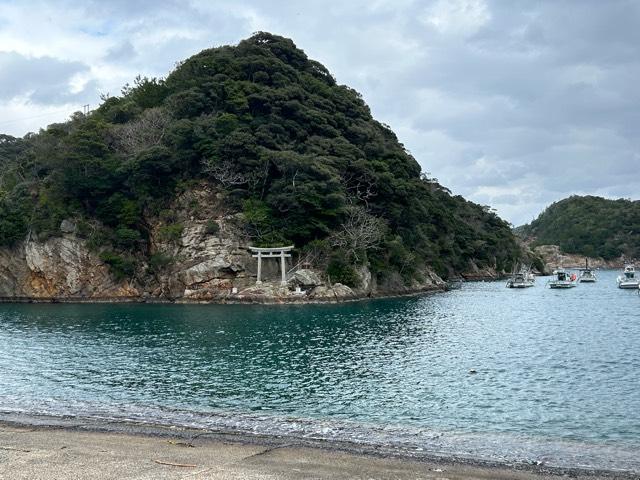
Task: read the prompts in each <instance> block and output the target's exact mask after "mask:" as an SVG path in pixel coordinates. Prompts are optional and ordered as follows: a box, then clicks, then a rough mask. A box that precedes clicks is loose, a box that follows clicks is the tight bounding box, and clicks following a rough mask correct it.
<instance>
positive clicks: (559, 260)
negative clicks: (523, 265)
mask: <svg viewBox="0 0 640 480" xmlns="http://www.w3.org/2000/svg"><path fill="white" fill-rule="evenodd" d="M534 252H535V253H537V254H538V255H540V257H541V258H542V261H543V262H544V264H545V273H547V274H551V273H552V272H553V270H555V269H556V268H558V267H565V268H582V267H584V266H585V260H588V262H589V266H590V267H592V268H603V269H608V268H615V269H619V268H623V267H624V264H625V260H624V258H618V259H616V260H604V259H603V258H586V257H584V256H582V255H573V254H567V253H562V252H561V251H560V247H559V246H558V245H540V246H539V247H535V248H534Z"/></svg>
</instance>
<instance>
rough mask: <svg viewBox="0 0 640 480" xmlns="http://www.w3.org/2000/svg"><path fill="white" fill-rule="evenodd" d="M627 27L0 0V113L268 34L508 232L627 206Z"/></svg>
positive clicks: (537, 7)
mask: <svg viewBox="0 0 640 480" xmlns="http://www.w3.org/2000/svg"><path fill="white" fill-rule="evenodd" d="M0 1H1V0H0ZM639 23H640V4H639V3H637V2H630V1H628V0H610V1H607V2H602V1H600V0H574V1H568V2H556V1H552V0H547V1H544V0H543V1H540V2H527V1H525V0H514V1H510V2H503V1H497V0H446V1H445V0H433V1H420V0H353V1H350V2H338V1H329V2H328V1H324V0H322V1H321V0H309V1H307V2H305V3H304V4H301V3H300V2H296V1H293V0H288V1H286V0H278V1H276V0H261V1H258V0H249V1H245V2H237V1H233V0H218V1H216V2H209V1H205V0H190V1H184V2H183V1H180V2H179V1H177V0H157V1H153V2H151V1H147V0H141V1H139V2H127V1H125V0H114V1H110V2H101V1H97V0H91V1H88V2H78V1H72V0H62V1H58V2H55V1H44V0H34V1H33V2H29V6H26V5H24V6H23V5H21V4H20V3H18V2H13V3H11V2H10V3H8V4H3V18H2V21H0V45H2V47H0V49H3V50H5V52H4V53H0V115H2V116H3V118H10V115H12V114H14V112H18V111H19V112H20V113H21V114H24V115H25V116H28V115H29V113H30V112H32V113H33V114H38V113H39V111H40V110H41V109H43V108H45V106H47V108H45V111H53V110H54V108H53V106H54V105H56V104H59V103H60V102H63V103H65V102H67V103H70V104H72V105H70V109H72V108H73V109H76V108H78V107H79V106H80V105H81V102H82V103H92V104H94V105H95V104H96V103H97V102H98V95H99V93H101V92H102V93H106V92H111V93H112V94H114V93H117V92H119V91H120V88H121V86H122V85H123V84H124V83H126V82H131V80H132V79H133V78H134V77H135V76H136V75H137V74H142V75H147V76H163V75H166V74H167V73H168V72H169V71H170V70H171V68H173V65H174V64H175V62H176V61H179V60H182V59H184V58H186V57H188V56H190V55H192V54H194V53H196V52H198V51H200V50H202V49H204V48H208V47H211V46H215V45H220V44H229V43H237V42H238V41H239V40H241V39H243V38H246V37H247V36H249V35H250V34H251V33H253V32H255V31H257V30H265V31H272V32H274V33H278V34H281V35H285V36H288V37H291V38H293V39H294V41H295V42H296V44H297V45H298V46H299V47H301V48H303V49H304V50H305V51H306V52H307V54H308V55H309V56H310V57H312V58H314V59H317V60H319V61H320V62H322V63H324V64H325V65H326V66H327V67H328V68H329V69H330V70H331V71H332V72H333V73H334V75H335V76H336V77H337V79H338V81H339V82H340V83H345V84H348V85H350V86H352V87H354V88H355V89H356V90H358V91H360V92H361V93H362V94H363V96H364V98H365V100H366V101H367V102H368V103H369V105H370V106H371V109H372V112H373V114H374V116H375V117H376V118H377V119H379V120H380V121H382V122H384V123H387V124H389V125H390V126H391V127H392V128H393V129H394V130H395V131H396V132H397V133H398V136H399V138H400V141H401V142H403V143H404V144H405V146H406V147H407V148H408V149H409V150H410V151H411V152H412V153H413V155H414V156H415V157H416V159H417V160H418V161H419V162H420V163H421V165H422V166H423V169H424V170H425V171H427V172H429V173H430V174H431V175H433V176H434V177H437V178H438V179H439V180H440V181H441V182H442V183H443V184H444V185H446V186H447V187H449V188H450V189H451V190H452V191H453V192H454V193H459V194H462V195H465V196H466V197H468V198H470V199H472V200H474V201H477V202H479V203H482V204H489V205H492V206H494V207H496V208H497V210H498V212H499V213H500V214H501V215H502V216H503V217H505V218H506V219H508V220H510V221H511V222H513V223H514V224H519V223H522V222H524V221H529V220H530V219H531V218H532V217H533V216H534V215H535V214H537V213H538V212H539V211H540V210H541V209H542V208H543V207H544V206H545V205H546V204H548V203H550V202H552V201H555V200H558V199H560V198H562V197H564V196H567V195H570V194H573V193H593V194H600V195H605V196H625V197H633V198H637V193H636V192H638V191H639V190H640V179H639V178H638V177H639V176H638V174H637V173H636V170H637V165H638V160H639V159H640V138H639V137H638V136H637V133H636V132H637V125H638V124H640V90H638V89H637V88H636V86H635V85H636V83H637V78H639V77H640V29H638V28H637V25H638V24H639ZM26 26H29V28H26ZM3 62H4V63H3ZM5 64H6V65H7V66H8V69H6V70H5V68H4V65H5ZM21 102H22V103H21ZM36 104H38V105H40V108H39V109H38V108H35V107H33V105H36ZM30 105H31V106H30ZM76 105H77V107H76ZM69 113H70V112H69ZM61 115H62V114H61ZM66 115H67V114H64V116H66ZM62 118H63V117H61V118H53V117H52V118H48V117H47V118H46V119H44V120H43V119H42V118H38V119H34V120H33V121H30V122H26V123H25V122H19V123H14V124H8V125H9V126H8V127H7V124H6V123H5V126H4V127H2V125H0V129H2V128H4V129H5V130H6V129H7V128H8V130H9V132H10V133H14V134H22V133H25V131H26V130H25V128H29V129H37V128H38V127H39V126H41V125H43V124H45V123H47V122H49V121H53V120H61V119H62Z"/></svg>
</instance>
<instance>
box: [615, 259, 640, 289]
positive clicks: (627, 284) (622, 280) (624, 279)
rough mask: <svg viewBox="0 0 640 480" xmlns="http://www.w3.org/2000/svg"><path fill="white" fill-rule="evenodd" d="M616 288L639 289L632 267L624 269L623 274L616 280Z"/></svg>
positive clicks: (637, 279)
mask: <svg viewBox="0 0 640 480" xmlns="http://www.w3.org/2000/svg"><path fill="white" fill-rule="evenodd" d="M616 281H617V282H618V288H624V289H637V288H639V287H640V279H639V278H638V277H637V276H636V268H635V267H634V266H633V265H627V266H626V267H624V272H622V275H620V276H619V277H618V278H617V280H616Z"/></svg>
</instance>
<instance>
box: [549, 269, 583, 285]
mask: <svg viewBox="0 0 640 480" xmlns="http://www.w3.org/2000/svg"><path fill="white" fill-rule="evenodd" d="M553 276H554V277H555V279H553V280H549V282H547V284H548V285H549V288H572V287H575V286H577V285H578V282H577V281H576V280H577V278H578V277H577V275H576V274H575V273H571V274H570V273H569V272H567V271H566V270H565V269H564V268H559V269H557V270H554V272H553Z"/></svg>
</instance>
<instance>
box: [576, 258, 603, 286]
mask: <svg viewBox="0 0 640 480" xmlns="http://www.w3.org/2000/svg"><path fill="white" fill-rule="evenodd" d="M597 280H598V278H597V277H596V272H594V270H593V269H592V268H589V260H585V261H584V268H581V269H580V275H578V282H580V283H595V282H596V281H597Z"/></svg>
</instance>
